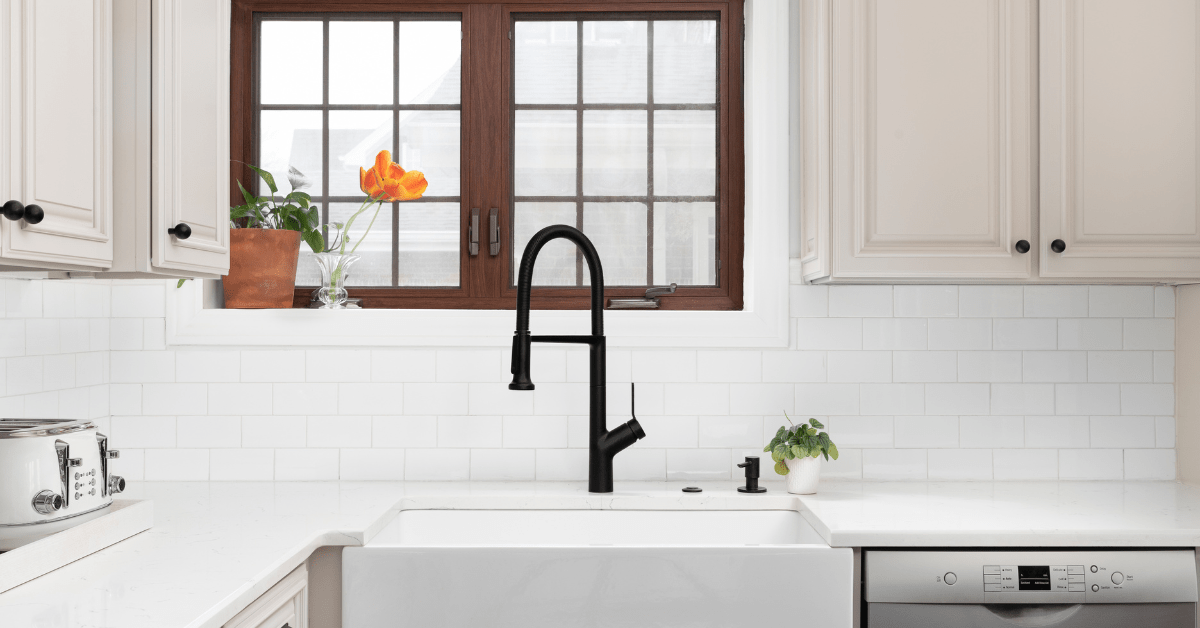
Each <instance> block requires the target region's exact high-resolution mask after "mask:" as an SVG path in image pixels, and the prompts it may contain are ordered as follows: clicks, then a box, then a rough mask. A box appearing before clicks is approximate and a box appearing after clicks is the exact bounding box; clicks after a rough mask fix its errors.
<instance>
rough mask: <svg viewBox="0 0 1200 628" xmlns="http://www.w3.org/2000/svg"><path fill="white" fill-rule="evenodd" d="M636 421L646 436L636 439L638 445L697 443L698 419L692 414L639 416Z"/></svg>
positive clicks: (693, 446)
mask: <svg viewBox="0 0 1200 628" xmlns="http://www.w3.org/2000/svg"><path fill="white" fill-rule="evenodd" d="M638 422H639V423H640V424H641V426H642V429H643V430H645V432H646V437H645V438H643V439H642V440H640V441H638V446H639V447H649V448H656V447H657V448H666V447H691V448H695V447H696V446H697V444H698V443H699V421H698V420H697V418H696V417H694V416H654V417H639V418H638ZM610 424H616V421H615V420H614V421H613V422H612V423H610Z"/></svg>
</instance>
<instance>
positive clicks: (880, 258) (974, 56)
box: [831, 0, 1033, 280]
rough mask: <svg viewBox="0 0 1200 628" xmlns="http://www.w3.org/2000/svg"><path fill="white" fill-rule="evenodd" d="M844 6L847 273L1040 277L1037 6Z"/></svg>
mask: <svg viewBox="0 0 1200 628" xmlns="http://www.w3.org/2000/svg"><path fill="white" fill-rule="evenodd" d="M832 4H833V7H832V9H833V40H834V41H833V70H832V71H833V75H834V76H833V85H832V91H833V105H832V106H831V109H832V110H833V113H832V116H833V118H834V127H833V139H832V150H833V164H834V172H833V179H834V183H833V190H834V199H833V208H832V211H833V222H834V229H833V231H834V233H833V236H832V237H833V240H834V246H833V254H834V260H833V268H832V274H833V278H834V279H835V280H837V279H849V280H854V279H860V280H868V279H900V280H902V279H909V278H911V279H928V280H934V279H939V278H944V279H964V278H972V279H1003V278H1013V279H1023V278H1027V277H1028V276H1029V275H1030V271H1031V268H1032V265H1031V263H1030V259H1029V256H1028V255H1021V254H1019V253H1017V252H1016V251H1015V250H1014V249H1013V246H1014V244H1015V243H1016V241H1017V240H1021V239H1026V240H1028V239H1030V232H1029V227H1030V224H1029V217H1030V195H1031V188H1030V178H1031V177H1030V175H1031V172H1030V169H1031V161H1030V153H1031V143H1032V135H1031V132H1030V115H1031V113H1032V100H1031V84H1030V82H1031V74H1030V71H1029V63H1030V59H1031V56H1030V55H1031V41H1030V36H1031V35H1030V34H1031V32H1032V26H1031V23H1032V22H1031V20H1032V19H1033V16H1032V15H1031V5H1030V2H1029V1H1028V0H854V1H853V2H834V3H832Z"/></svg>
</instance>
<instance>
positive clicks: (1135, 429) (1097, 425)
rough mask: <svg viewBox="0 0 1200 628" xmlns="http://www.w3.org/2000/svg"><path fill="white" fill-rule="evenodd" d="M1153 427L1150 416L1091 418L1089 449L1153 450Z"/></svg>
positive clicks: (1152, 420) (1152, 419) (1152, 418)
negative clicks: (1129, 448) (1134, 448)
mask: <svg viewBox="0 0 1200 628" xmlns="http://www.w3.org/2000/svg"><path fill="white" fill-rule="evenodd" d="M1154 441H1155V425H1154V417H1152V416H1094V417H1092V439H1091V444H1090V446H1091V447H1095V448H1099V449H1104V448H1109V449H1124V448H1126V447H1144V448H1147V449H1150V448H1153V447H1154V446H1155V445H1154Z"/></svg>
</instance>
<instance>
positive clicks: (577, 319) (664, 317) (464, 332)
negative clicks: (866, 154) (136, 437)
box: [166, 0, 789, 348]
mask: <svg viewBox="0 0 1200 628" xmlns="http://www.w3.org/2000/svg"><path fill="white" fill-rule="evenodd" d="M788 23H789V20H788V2H787V0H747V2H746V45H745V68H746V71H745V94H746V102H745V107H746V109H745V124H746V129H745V133H746V229H745V234H746V245H745V247H744V248H745V258H744V261H743V272H744V277H745V279H744V281H745V290H744V302H745V309H743V310H742V311H739V312H708V311H705V312H690V311H659V312H637V311H611V310H610V311H606V312H605V314H604V322H605V327H606V328H605V335H606V336H607V338H608V344H609V345H610V346H614V347H681V348H695V347H714V348H724V347H745V348H773V347H786V346H787V345H788V338H789V328H788V283H789V282H788V270H789V262H788V231H789V227H788V187H789V183H788V180H789V177H788V174H789V167H788V164H789V151H788V136H789V134H788V133H787V132H786V130H787V129H788V128H789V124H788V123H789V94H788V78H789V77H788V53H787V51H788V34H789V33H788ZM201 284H202V282H199V281H191V282H188V283H187V284H185V285H184V286H183V287H182V288H180V289H178V290H176V289H174V288H173V287H172V289H169V290H167V325H166V332H167V344H169V345H172V346H294V345H301V346H339V347H346V346H370V347H387V346H409V347H411V346H437V347H445V346H472V347H478V346H508V345H509V344H511V341H512V340H511V339H512V333H513V326H514V323H515V314H514V312H513V311H512V310H383V309H379V310H371V309H368V310H340V311H323V310H304V309H290V310H288V309H280V310H224V309H205V308H204V307H203V287H202V285H201ZM587 320H588V313H587V312H586V311H535V312H533V314H532V316H531V327H532V329H533V330H534V331H535V333H540V334H571V333H585V332H586V331H587V325H588V324H587Z"/></svg>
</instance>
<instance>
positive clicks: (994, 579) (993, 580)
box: [983, 574, 1000, 584]
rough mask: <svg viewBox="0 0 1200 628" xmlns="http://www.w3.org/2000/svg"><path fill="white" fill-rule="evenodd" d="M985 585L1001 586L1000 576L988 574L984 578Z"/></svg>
mask: <svg viewBox="0 0 1200 628" xmlns="http://www.w3.org/2000/svg"><path fill="white" fill-rule="evenodd" d="M983 583H984V584H1000V574H986V575H984V576H983Z"/></svg>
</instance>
